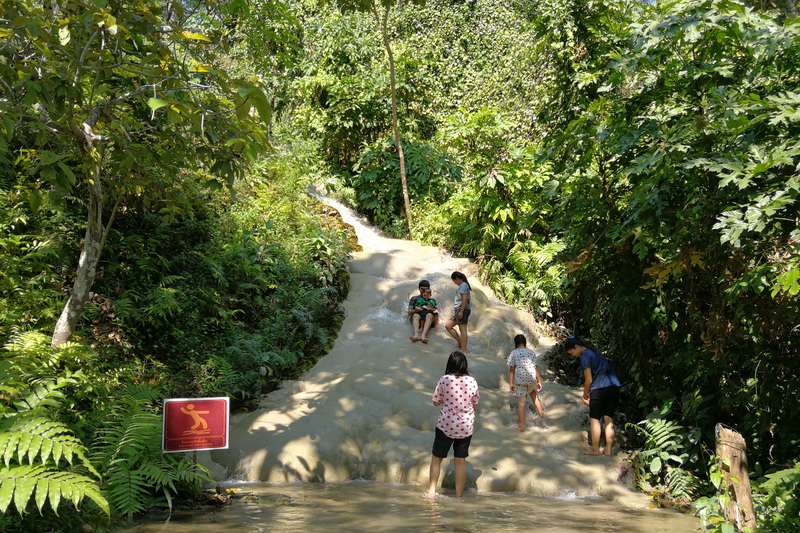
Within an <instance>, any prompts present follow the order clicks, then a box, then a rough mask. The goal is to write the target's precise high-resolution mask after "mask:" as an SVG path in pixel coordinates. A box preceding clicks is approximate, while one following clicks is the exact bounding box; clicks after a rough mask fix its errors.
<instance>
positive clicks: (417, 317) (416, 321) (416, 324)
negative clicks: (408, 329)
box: [409, 313, 420, 342]
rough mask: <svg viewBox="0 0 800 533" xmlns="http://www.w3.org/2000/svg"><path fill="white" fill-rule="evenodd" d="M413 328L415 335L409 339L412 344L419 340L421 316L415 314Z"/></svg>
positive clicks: (412, 321)
mask: <svg viewBox="0 0 800 533" xmlns="http://www.w3.org/2000/svg"><path fill="white" fill-rule="evenodd" d="M411 326H412V327H413V328H414V333H413V334H412V335H411V337H409V338H410V339H411V342H417V341H418V340H419V329H420V328H419V315H418V314H417V313H414V316H413V317H411Z"/></svg>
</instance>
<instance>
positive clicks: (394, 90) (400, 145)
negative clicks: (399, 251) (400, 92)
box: [372, 3, 411, 239]
mask: <svg viewBox="0 0 800 533" xmlns="http://www.w3.org/2000/svg"><path fill="white" fill-rule="evenodd" d="M372 13H373V15H374V16H375V22H377V23H378V28H380V31H381V36H382V37H383V46H384V47H385V48H386V56H387V57H388V58H389V82H390V86H391V92H392V130H393V131H394V143H395V146H397V157H399V158H400V185H401V186H402V188H403V203H404V205H405V209H406V220H407V221H408V237H409V239H410V238H411V200H410V199H409V197H408V182H407V181H406V158H405V155H404V154H403V143H402V141H401V139H400V125H399V122H398V120H397V84H396V75H395V69H394V54H392V44H391V43H390V42H389V31H388V29H387V25H388V22H389V7H388V6H384V8H383V21H381V18H380V16H379V15H378V9H377V7H375V3H372Z"/></svg>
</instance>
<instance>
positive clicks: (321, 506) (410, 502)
mask: <svg viewBox="0 0 800 533" xmlns="http://www.w3.org/2000/svg"><path fill="white" fill-rule="evenodd" d="M239 488H240V489H241V490H242V491H243V492H247V493H248V496H247V497H245V498H242V499H241V500H240V501H237V502H235V503H234V504H233V505H231V506H227V507H225V508H222V509H220V510H218V511H216V512H214V513H198V512H197V511H192V512H181V513H173V515H172V517H171V518H169V519H168V518H167V517H166V516H162V517H160V518H159V517H157V516H151V517H149V518H148V522H146V523H143V524H141V525H139V526H137V527H135V528H133V529H131V530H128V531H129V533H217V532H220V531H237V532H240V533H251V532H253V533H254V532H280V533H309V532H319V533H329V532H331V533H339V532H347V533H382V532H397V533H401V532H402V533H439V532H444V531H454V532H463V533H509V532H514V531H536V532H547V533H575V532H579V531H580V532H593V533H616V532H625V533H678V532H681V533H686V532H691V531H696V530H697V529H698V528H699V526H700V523H699V522H698V521H697V519H696V518H693V517H691V516H687V515H680V514H678V513H675V512H671V511H665V510H646V509H631V508H628V507H624V506H620V505H617V504H613V503H610V502H608V501H607V500H602V499H599V498H576V497H574V496H573V497H570V496H566V497H563V498H545V497H541V496H531V495H530V494H523V493H506V492H481V493H469V494H467V495H466V496H465V497H464V498H463V499H462V500H455V499H452V498H449V497H439V498H437V499H436V500H434V501H428V500H425V499H423V498H421V497H420V495H421V493H422V492H421V491H420V488H419V487H416V486H409V485H397V484H391V483H379V482H374V481H362V482H358V481H355V482H344V483H292V484H277V485H273V484H265V483H259V484H248V485H244V486H239Z"/></svg>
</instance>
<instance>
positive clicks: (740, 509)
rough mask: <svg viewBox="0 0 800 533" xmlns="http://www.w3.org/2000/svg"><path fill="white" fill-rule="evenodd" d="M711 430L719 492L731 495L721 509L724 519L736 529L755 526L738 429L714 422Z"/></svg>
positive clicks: (748, 477) (741, 441)
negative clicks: (720, 485)
mask: <svg viewBox="0 0 800 533" xmlns="http://www.w3.org/2000/svg"><path fill="white" fill-rule="evenodd" d="M714 431H715V434H716V440H717V457H719V459H720V463H721V464H720V471H721V472H722V473H723V491H724V492H726V493H727V494H729V495H730V497H731V499H730V502H729V503H728V505H727V506H726V507H725V510H724V512H725V520H727V521H728V522H729V523H732V524H736V527H737V529H738V530H739V531H742V530H743V528H745V527H748V528H750V529H756V528H757V524H756V517H755V512H754V510H753V499H752V493H751V489H750V475H749V473H748V471H747V444H746V443H745V441H744V437H742V436H741V435H740V434H739V432H738V431H736V430H734V429H732V428H729V427H726V426H724V425H722V424H717V426H716V428H715V429H714ZM726 463H727V464H726ZM728 465H730V466H728Z"/></svg>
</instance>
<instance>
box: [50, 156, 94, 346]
mask: <svg viewBox="0 0 800 533" xmlns="http://www.w3.org/2000/svg"><path fill="white" fill-rule="evenodd" d="M96 155H97V154H92V156H96ZM88 183H89V214H88V217H87V221H86V236H85V237H84V238H83V247H82V249H81V256H80V259H79V260H78V271H77V273H76V274H75V283H74V284H73V286H72V293H71V294H70V296H69V299H68V300H67V303H66V305H65V306H64V309H63V310H62V311H61V316H60V317H58V322H56V327H55V330H54V331H53V340H52V346H58V345H60V344H63V343H65V342H67V341H68V340H69V339H70V337H71V336H72V334H73V333H74V332H75V326H77V324H78V320H80V318H81V314H82V313H83V308H84V307H85V306H86V302H88V301H89V292H90V291H91V290H92V285H93V284H94V278H95V275H96V273H97V263H98V261H99V260H100V252H102V250H103V242H104V238H103V236H104V228H103V189H102V186H101V184H100V164H99V163H97V162H95V166H94V172H92V173H91V174H90V175H89V176H88Z"/></svg>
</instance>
